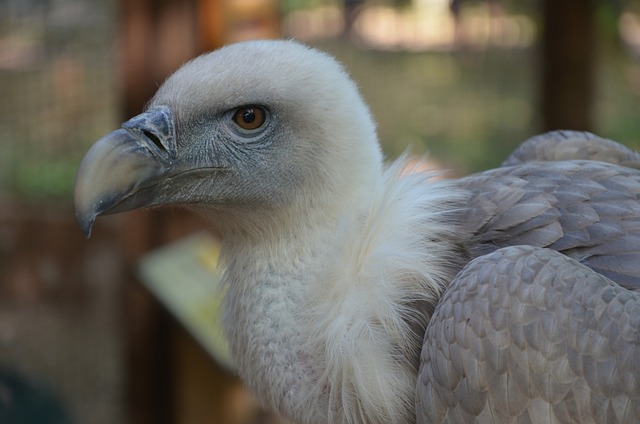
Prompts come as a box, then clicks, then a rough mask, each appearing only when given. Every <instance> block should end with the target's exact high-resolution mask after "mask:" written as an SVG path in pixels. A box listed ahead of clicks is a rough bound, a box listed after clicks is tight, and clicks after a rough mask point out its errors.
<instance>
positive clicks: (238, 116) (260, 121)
mask: <svg viewBox="0 0 640 424" xmlns="http://www.w3.org/2000/svg"><path fill="white" fill-rule="evenodd" d="M232 120H233V122H234V124H236V125H237V126H238V128H239V129H240V130H242V131H248V132H254V131H256V130H258V129H260V128H261V127H262V126H264V124H265V123H266V122H267V111H266V110H265V109H264V108H263V107H261V106H256V105H247V106H241V107H239V108H238V109H236V110H235V112H234V113H233V117H232Z"/></svg>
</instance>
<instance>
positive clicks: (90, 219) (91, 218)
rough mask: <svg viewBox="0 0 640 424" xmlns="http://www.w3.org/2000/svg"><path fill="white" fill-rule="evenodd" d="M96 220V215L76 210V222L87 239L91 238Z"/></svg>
mask: <svg viewBox="0 0 640 424" xmlns="http://www.w3.org/2000/svg"><path fill="white" fill-rule="evenodd" d="M95 220H96V214H95V213H91V212H89V213H80V212H78V211H77V210H76V221H78V225H79V226H80V229H81V230H82V232H83V233H84V236H85V237H86V238H87V239H88V238H89V237H91V229H92V228H93V223H94V222H95Z"/></svg>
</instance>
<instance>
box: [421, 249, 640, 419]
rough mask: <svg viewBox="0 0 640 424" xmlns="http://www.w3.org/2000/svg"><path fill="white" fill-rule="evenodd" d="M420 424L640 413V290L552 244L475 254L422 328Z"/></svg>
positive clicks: (623, 416) (615, 416)
mask: <svg viewBox="0 0 640 424" xmlns="http://www.w3.org/2000/svg"><path fill="white" fill-rule="evenodd" d="M417 389H418V396H417V401H418V402H417V415H418V422H422V423H441V422H480V423H482V422H486V423H524V422H531V423H542V422H544V423H553V422H558V423H560V422H562V423H589V422H612V423H615V422H619V423H631V422H640V293H638V292H634V291H630V290H626V289H624V288H622V287H620V286H619V285H617V284H616V283H614V282H612V281H611V280H609V279H607V278H606V277H603V276H602V275H599V274H597V273H596V272H593V271H592V270H591V269H589V268H587V267H585V266H583V265H581V264H580V263H578V262H577V261H575V260H573V259H571V258H569V257H567V256H565V255H562V254H559V253H557V252H555V251H553V250H550V249H542V248H536V247H532V246H514V247H507V248H503V249H500V250H497V251H495V252H493V253H491V254H488V255H485V256H482V257H480V258H478V259H475V260H473V261H472V262H470V263H469V265H467V267H465V268H464V269H463V270H462V271H461V272H460V273H459V274H458V276H457V277H456V278H455V280H454V281H453V282H452V284H451V286H450V287H449V289H448V290H447V292H446V293H445V295H444V296H443V298H442V300H441V302H440V303H439V305H438V307H437V308H436V310H435V312H434V315H433V317H432V319H431V322H430V324H429V326H428V328H427V332H426V334H425V339H424V346H423V350H422V358H421V368H420V374H419V378H418V385H417Z"/></svg>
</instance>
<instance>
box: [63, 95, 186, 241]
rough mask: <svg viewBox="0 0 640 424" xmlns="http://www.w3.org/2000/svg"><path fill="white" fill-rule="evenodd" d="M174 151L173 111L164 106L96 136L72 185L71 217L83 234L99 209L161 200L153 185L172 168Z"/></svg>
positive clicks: (123, 208) (122, 208) (111, 210)
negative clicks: (72, 204)
mask: <svg viewBox="0 0 640 424" xmlns="http://www.w3.org/2000/svg"><path fill="white" fill-rule="evenodd" d="M176 155H177V152H176V137H175V127H174V121H173V116H172V113H171V111H170V110H169V108H167V107H164V106H160V107H156V108H153V109H150V110H148V111H146V112H144V113H142V114H140V115H138V116H136V117H134V118H132V119H130V120H129V121H127V122H125V123H124V124H123V125H122V128H120V129H118V130H115V131H113V132H111V133H109V134H107V135H106V136H104V137H102V138H101V139H100V140H98V141H97V142H96V143H95V144H94V145H93V146H92V147H91V149H89V151H88V152H87V154H86V155H85V157H84V159H82V162H81V163H80V167H79V169H78V173H77V175H76V181H75V186H74V208H75V214H76V219H77V220H78V223H79V224H80V227H81V228H82V231H83V232H84V233H85V235H86V236H87V237H89V236H90V235H91V227H92V226H93V222H94V221H95V219H96V217H97V216H98V215H101V214H110V213H116V212H124V211H127V210H131V209H135V208H139V207H145V206H153V205H154V204H158V203H161V202H160V201H158V199H157V196H156V195H155V194H156V190H155V186H156V185H157V184H158V183H159V182H160V181H162V180H163V179H164V178H165V177H166V176H167V175H169V174H171V173H172V171H173V169H174V166H175V161H176Z"/></svg>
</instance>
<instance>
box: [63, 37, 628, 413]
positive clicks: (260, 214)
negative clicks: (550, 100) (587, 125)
mask: <svg viewBox="0 0 640 424" xmlns="http://www.w3.org/2000/svg"><path fill="white" fill-rule="evenodd" d="M541 145H544V146H545V148H544V149H541V148H539V146H541ZM610 152H614V153H610ZM636 155H637V154H636V153H635V152H632V151H630V150H628V149H626V148H624V147H622V146H620V145H618V144H616V143H614V142H611V141H608V140H603V139H600V138H598V137H595V136H593V135H590V134H586V133H575V132H556V133H551V134H547V135H544V136H540V137H538V138H534V139H531V140H530V141H528V142H526V143H525V144H524V145H523V146H522V147H521V148H520V149H519V150H518V151H516V152H515V153H514V155H513V156H512V157H510V158H509V159H508V160H507V161H506V162H505V165H504V166H503V167H500V168H497V169H495V170H491V171H487V172H485V173H480V174H476V175H471V176H468V177H464V178H461V179H458V180H442V179H439V178H438V179H436V178H434V177H435V175H434V174H431V173H425V172H421V171H418V168H419V164H418V166H414V167H412V166H411V165H409V161H408V160H407V157H406V156H403V157H401V158H400V159H398V160H397V161H395V162H394V163H393V164H391V165H390V166H388V167H385V166H384V165H383V163H382V155H381V153H380V148H379V145H378V141H377V137H376V134H375V125H374V123H373V120H372V118H371V116H370V113H369V111H368V108H367V107H366V105H365V104H364V102H363V101H362V99H361V97H360V95H359V93H358V90H357V88H356V86H355V84H353V82H351V80H350V79H349V78H348V77H347V75H346V73H345V72H344V70H343V69H342V67H341V66H340V65H339V64H338V63H337V62H335V61H334V60H333V59H332V58H330V57H329V56H327V55H325V54H323V53H320V52H318V51H315V50H312V49H309V48H307V47H305V46H302V45H300V44H297V43H295V42H291V41H262V42H248V43H240V44H236V45H232V46H229V47H225V48H223V49H221V50H219V51H217V52H214V53H210V54H207V55H204V56H201V57H199V58H197V59H195V60H193V61H191V62H189V63H187V64H186V65H184V66H183V67H182V68H181V69H179V70H178V71H177V72H176V73H175V74H174V75H173V76H171V77H170V78H169V79H168V80H167V81H166V82H165V83H164V84H163V85H162V86H161V87H160V89H159V90H158V93H157V94H156V96H155V97H154V98H153V99H152V100H151V102H150V103H149V106H148V108H147V110H146V111H145V112H143V113H142V114H141V115H139V116H138V117H136V118H133V119H132V120H130V121H128V122H126V123H125V124H123V128H122V129H120V130H116V131H114V132H113V133H111V134H110V135H108V136H106V137H104V138H103V139H101V140H99V141H98V142H97V143H96V144H95V145H94V147H92V148H91V150H90V151H89V152H88V153H87V155H86V157H85V159H84V160H83V162H82V164H81V166H80V169H79V172H78V176H77V180H76V187H75V202H76V215H77V217H78V221H79V223H80V225H81V226H82V228H83V229H84V230H85V232H86V233H89V231H90V229H91V225H92V223H93V221H94V219H95V217H96V216H97V215H99V214H103V213H114V212H121V211H125V210H129V209H133V208H138V207H152V206H156V205H167V204H179V205H183V206H186V207H189V208H191V209H193V210H196V211H198V212H199V213H200V214H202V215H204V216H206V217H207V218H208V219H209V220H210V222H211V225H213V226H214V227H215V228H216V229H217V231H218V232H219V233H220V234H221V238H222V244H223V246H222V247H223V249H222V264H223V280H224V282H225V284H226V285H227V294H226V298H225V315H224V324H225V331H226V334H227V336H228V339H229V343H230V348H231V351H232V355H233V357H234V358H235V359H236V362H237V366H238V367H237V368H238V372H239V374H240V376H241V377H242V378H243V379H244V380H245V381H246V382H247V384H248V385H249V387H251V388H252V390H254V391H255V392H256V394H257V395H258V397H259V398H260V399H261V400H262V401H263V402H264V403H265V404H266V405H268V406H270V407H272V408H273V409H275V410H277V411H279V412H281V413H283V414H284V415H286V416H288V417H289V418H291V419H293V420H294V421H296V422H300V423H389V422H393V423H412V422H415V421H416V420H417V421H418V422H423V423H428V422H549V423H552V422H576V423H577V422H603V421H606V420H608V421H610V422H633V421H638V420H640V382H639V381H640V295H639V293H638V289H640V201H639V199H640V172H638V171H637V170H636V169H633V167H634V166H635V164H636V163H638V162H639V161H638V159H637V156H636ZM593 159H598V160H593ZM609 159H610V160H609ZM603 160H605V161H606V160H609V162H611V163H606V162H605V161H603ZM603 408H604V409H603ZM603 411H604V412H603Z"/></svg>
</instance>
